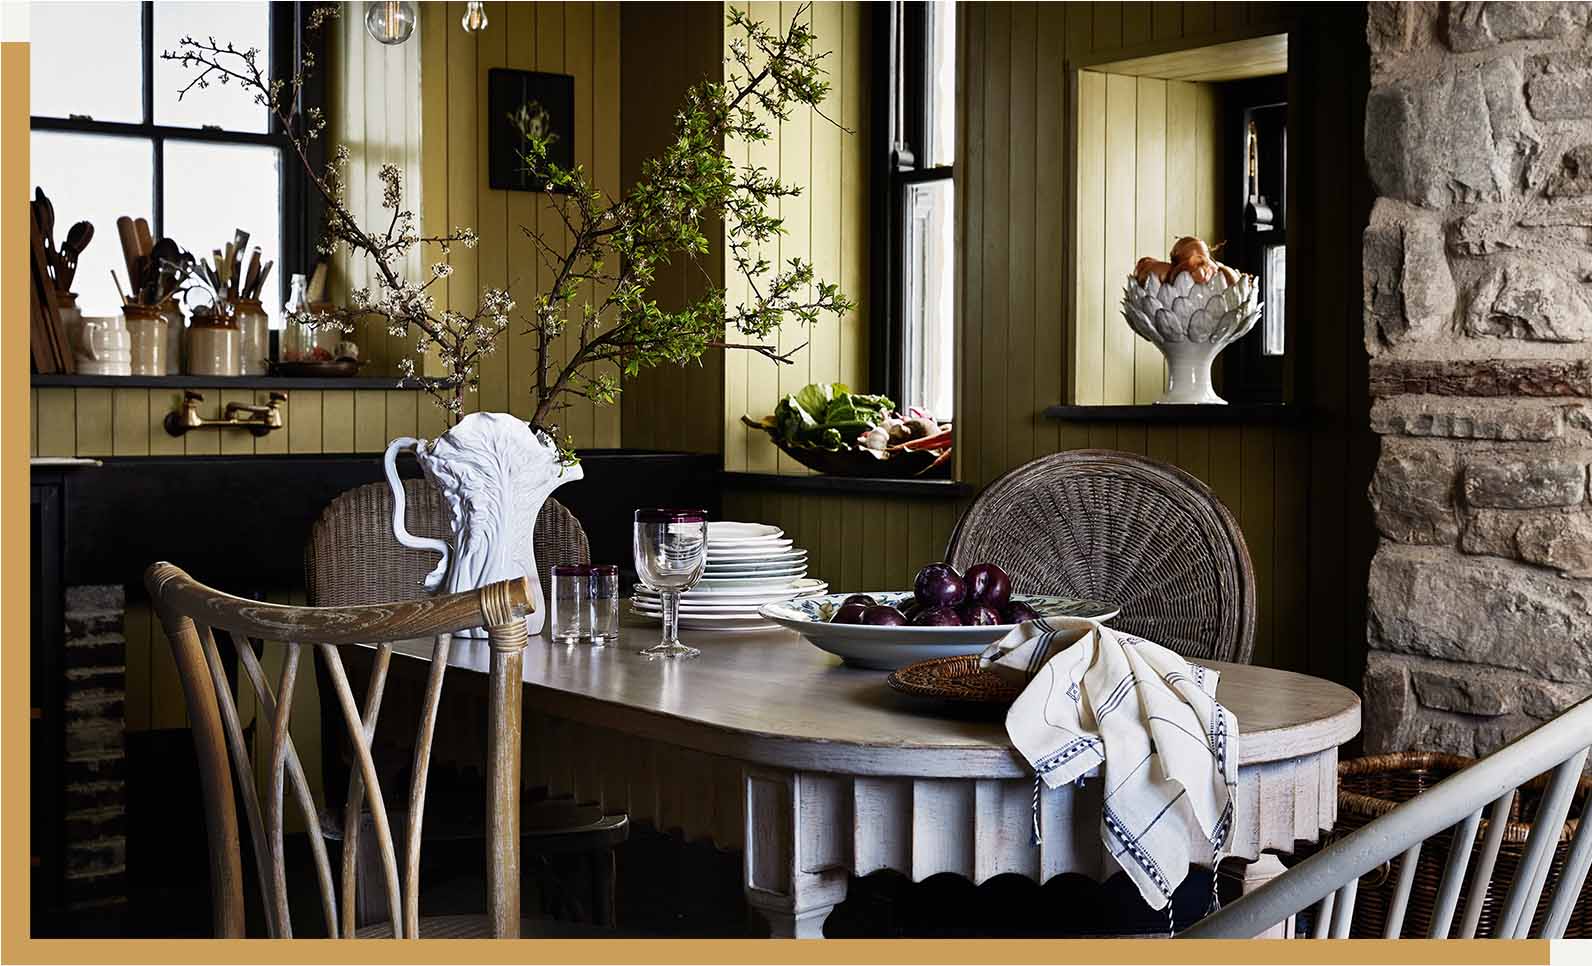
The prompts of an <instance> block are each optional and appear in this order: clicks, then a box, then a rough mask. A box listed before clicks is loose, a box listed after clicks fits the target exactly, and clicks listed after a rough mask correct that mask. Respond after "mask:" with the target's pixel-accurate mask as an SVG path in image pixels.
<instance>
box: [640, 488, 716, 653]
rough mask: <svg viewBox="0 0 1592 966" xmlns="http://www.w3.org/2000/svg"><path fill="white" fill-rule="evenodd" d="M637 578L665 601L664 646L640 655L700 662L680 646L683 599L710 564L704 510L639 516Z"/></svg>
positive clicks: (646, 512)
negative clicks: (681, 598)
mask: <svg viewBox="0 0 1592 966" xmlns="http://www.w3.org/2000/svg"><path fill="white" fill-rule="evenodd" d="M635 552H636V576H638V577H640V578H641V582H642V583H643V584H645V585H646V586H648V587H650V588H651V589H653V590H655V591H657V592H658V596H660V597H662V598H663V640H662V641H660V642H659V643H657V644H655V645H653V646H652V647H649V648H647V649H646V650H644V651H642V652H641V653H642V654H645V655H646V656H648V657H696V656H697V655H698V654H701V653H702V652H701V651H699V650H697V649H696V648H694V647H688V646H686V645H684V644H681V643H680V638H679V626H680V595H681V594H683V593H685V592H686V591H688V590H690V589H691V588H692V587H695V586H696V583H697V581H699V580H701V579H702V570H703V567H705V566H706V564H707V559H708V515H707V511H706V510H637V511H636V536H635Z"/></svg>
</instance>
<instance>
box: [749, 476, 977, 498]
mask: <svg viewBox="0 0 1592 966" xmlns="http://www.w3.org/2000/svg"><path fill="white" fill-rule="evenodd" d="M720 479H721V480H723V482H724V485H725V486H726V487H730V488H735V489H753V488H756V489H764V490H787V491H795V492H800V493H858V494H876V495H888V496H901V497H924V498H935V497H943V498H945V499H951V498H954V497H959V496H969V495H971V494H972V493H973V485H972V484H971V483H963V482H961V481H960V480H948V479H938V478H936V479H925V478H923V477H918V478H915V479H907V480H900V479H890V478H887V477H878V476H814V475H808V476H784V475H781V474H776V473H735V472H728V471H726V472H724V473H722V474H720Z"/></svg>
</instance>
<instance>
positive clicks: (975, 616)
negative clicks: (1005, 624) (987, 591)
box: [961, 604, 1001, 627]
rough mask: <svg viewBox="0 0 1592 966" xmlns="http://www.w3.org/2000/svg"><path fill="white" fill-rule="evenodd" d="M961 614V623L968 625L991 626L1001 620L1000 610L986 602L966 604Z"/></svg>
mask: <svg viewBox="0 0 1592 966" xmlns="http://www.w3.org/2000/svg"><path fill="white" fill-rule="evenodd" d="M961 615H962V623H963V624H965V625H967V626H968V627H993V626H995V625H996V624H999V623H1000V622H1001V612H1000V611H998V610H996V609H995V608H993V607H991V606H989V605H988V604H968V605H967V606H966V607H963V608H962V610H961Z"/></svg>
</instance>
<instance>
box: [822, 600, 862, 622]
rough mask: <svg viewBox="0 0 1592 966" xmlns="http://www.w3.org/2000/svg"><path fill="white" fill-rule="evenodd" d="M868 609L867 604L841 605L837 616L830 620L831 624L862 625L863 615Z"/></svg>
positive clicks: (836, 612)
mask: <svg viewBox="0 0 1592 966" xmlns="http://www.w3.org/2000/svg"><path fill="white" fill-rule="evenodd" d="M867 609H868V605H867V604H841V605H840V609H839V610H837V611H835V616H833V617H831V618H829V623H831V624H861V623H862V613H863V611H865V610H867Z"/></svg>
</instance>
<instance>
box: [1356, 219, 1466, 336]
mask: <svg viewBox="0 0 1592 966" xmlns="http://www.w3.org/2000/svg"><path fill="white" fill-rule="evenodd" d="M1362 252H1363V253H1362V258H1363V273H1364V275H1363V288H1364V299H1365V309H1366V313H1367V316H1368V318H1369V319H1370V320H1371V321H1372V323H1373V325H1374V328H1375V332H1376V334H1377V335H1378V336H1379V337H1380V339H1381V341H1382V342H1383V343H1385V344H1387V345H1396V344H1398V343H1400V342H1405V341H1410V340H1421V339H1430V338H1433V337H1434V336H1436V335H1438V334H1440V333H1442V332H1443V331H1444V330H1445V329H1446V328H1447V327H1448V324H1449V321H1450V319H1452V317H1453V314H1454V302H1455V291H1454V277H1453V274H1452V273H1451V272H1450V271H1449V267H1448V257H1447V254H1446V252H1445V244H1444V236H1443V226H1442V222H1441V220H1440V219H1439V218H1438V217H1437V216H1436V215H1434V214H1432V213H1430V212H1425V211H1421V210H1420V209H1417V208H1411V207H1408V206H1405V205H1400V204H1397V203H1395V202H1391V201H1388V200H1387V199H1385V198H1379V199H1377V202H1376V207H1375V208H1374V209H1373V211H1372V213H1371V224H1370V225H1369V226H1368V227H1367V228H1366V230H1365V237H1364V248H1363V250H1362ZM1373 348H1374V346H1373Z"/></svg>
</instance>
